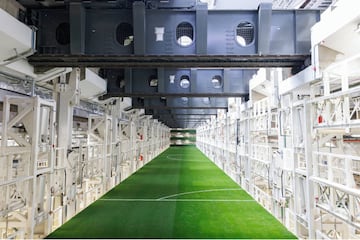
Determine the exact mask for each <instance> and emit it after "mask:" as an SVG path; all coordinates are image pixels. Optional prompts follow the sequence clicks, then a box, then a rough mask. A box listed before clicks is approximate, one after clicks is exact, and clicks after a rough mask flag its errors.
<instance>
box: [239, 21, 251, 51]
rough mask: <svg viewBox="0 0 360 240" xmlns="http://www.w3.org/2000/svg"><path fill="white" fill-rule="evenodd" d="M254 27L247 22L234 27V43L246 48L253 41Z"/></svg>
mask: <svg viewBox="0 0 360 240" xmlns="http://www.w3.org/2000/svg"><path fill="white" fill-rule="evenodd" d="M254 32H255V30H254V25H252V24H251V23H249V22H241V23H239V25H237V27H236V42H237V43H238V44H240V45H241V46H242V47H246V46H248V45H249V44H250V43H252V42H253V41H254Z"/></svg>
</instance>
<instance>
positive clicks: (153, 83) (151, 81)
mask: <svg viewBox="0 0 360 240" xmlns="http://www.w3.org/2000/svg"><path fill="white" fill-rule="evenodd" d="M158 84H159V80H158V78H157V76H155V75H151V76H150V79H149V86H150V87H157V86H158Z"/></svg>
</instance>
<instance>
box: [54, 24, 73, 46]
mask: <svg viewBox="0 0 360 240" xmlns="http://www.w3.org/2000/svg"><path fill="white" fill-rule="evenodd" d="M55 35H56V36H55V38H56V41H57V42H58V43H59V44H60V45H68V44H69V43H70V24H69V23H67V22H63V23H60V24H59V25H58V26H57V28H56V32H55Z"/></svg>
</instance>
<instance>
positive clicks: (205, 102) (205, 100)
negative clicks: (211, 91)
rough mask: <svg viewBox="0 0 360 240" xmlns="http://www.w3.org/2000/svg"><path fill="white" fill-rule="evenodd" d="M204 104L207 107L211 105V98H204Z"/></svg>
mask: <svg viewBox="0 0 360 240" xmlns="http://www.w3.org/2000/svg"><path fill="white" fill-rule="evenodd" d="M202 102H203V103H204V104H205V105H209V104H210V98H208V97H204V98H203V99H202Z"/></svg>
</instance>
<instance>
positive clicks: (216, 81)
mask: <svg viewBox="0 0 360 240" xmlns="http://www.w3.org/2000/svg"><path fill="white" fill-rule="evenodd" d="M211 84H212V86H213V88H221V87H222V85H223V81H222V77H221V76H220V75H215V76H213V77H212V78H211Z"/></svg>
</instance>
